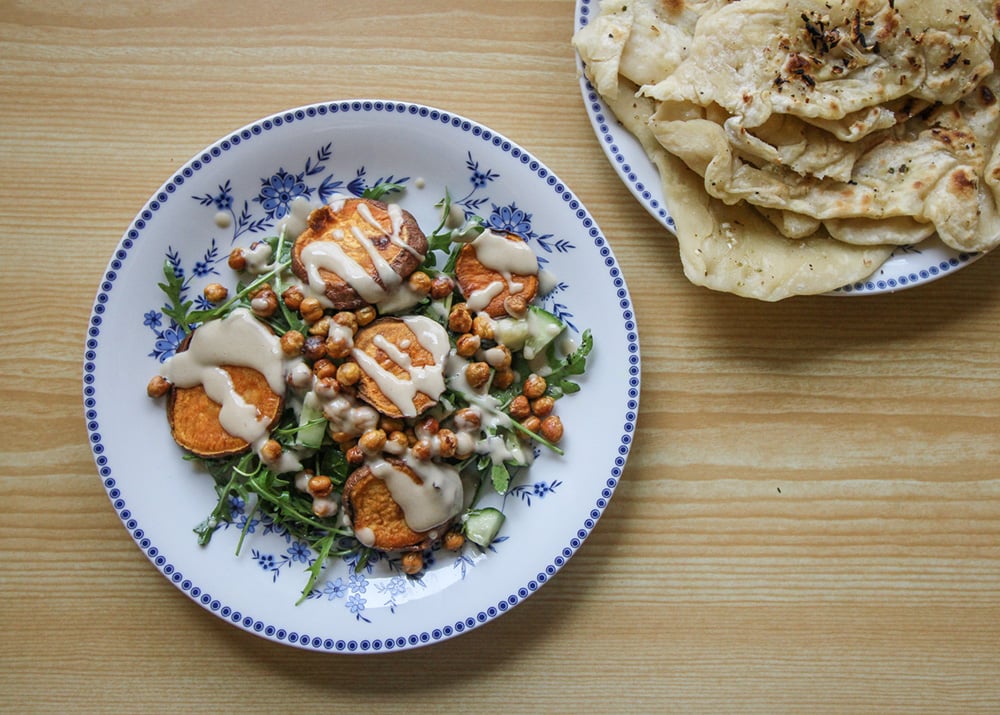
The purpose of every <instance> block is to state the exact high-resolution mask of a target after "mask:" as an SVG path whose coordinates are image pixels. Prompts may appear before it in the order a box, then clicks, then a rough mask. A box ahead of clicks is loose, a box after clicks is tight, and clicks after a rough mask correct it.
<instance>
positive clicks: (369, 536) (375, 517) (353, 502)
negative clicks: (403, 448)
mask: <svg viewBox="0 0 1000 715" xmlns="http://www.w3.org/2000/svg"><path fill="white" fill-rule="evenodd" d="M386 461H388V462H389V463H390V464H391V465H392V466H393V468H395V469H396V470H397V471H400V472H403V473H404V474H406V475H408V476H409V477H410V478H411V479H413V481H414V482H416V483H418V484H419V483H420V477H418V476H417V475H416V474H415V473H414V472H413V470H412V469H410V468H409V467H408V466H407V465H406V463H404V462H403V461H401V460H398V459H388V460H386ZM343 503H344V511H345V513H346V514H347V516H348V518H349V519H350V520H351V524H352V526H353V528H354V532H355V533H356V534H358V533H359V532H360V534H361V535H362V536H361V538H362V540H363V541H371V543H370V544H369V545H370V546H371V547H372V548H375V549H378V550H380V551H418V550H420V549H424V548H428V547H429V546H430V544H431V542H432V541H433V536H432V534H431V533H430V532H417V531H414V530H413V529H411V528H410V527H409V525H408V524H407V523H406V518H405V516H404V514H403V509H402V507H400V506H399V504H397V503H396V501H395V500H394V499H393V498H392V494H391V492H390V491H389V487H387V486H386V484H385V482H384V481H383V480H381V479H379V478H378V477H377V476H375V474H374V473H373V472H372V469H371V467H370V466H369V465H365V466H362V467H359V468H358V469H356V470H355V471H354V472H352V473H351V476H350V477H348V478H347V482H346V483H345V484H344V490H343ZM437 531H440V530H439V529H435V532H437Z"/></svg>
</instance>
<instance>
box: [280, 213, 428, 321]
mask: <svg viewBox="0 0 1000 715" xmlns="http://www.w3.org/2000/svg"><path fill="white" fill-rule="evenodd" d="M362 205H366V206H367V207H368V210H369V211H370V212H371V215H372V217H373V218H374V219H375V220H376V221H377V222H378V223H379V224H381V225H382V226H383V228H384V229H385V230H384V231H379V230H378V229H376V228H375V227H374V226H372V225H371V224H370V223H369V222H368V221H366V220H365V219H364V218H363V217H362V216H361V214H360V213H359V208H360V207H361V206H362ZM355 230H358V231H361V232H362V233H363V235H365V236H367V237H368V238H369V239H370V240H371V241H372V242H373V244H374V246H375V248H376V250H377V251H378V252H379V254H380V255H381V256H382V257H383V258H384V259H385V260H386V261H387V262H388V263H389V265H390V266H391V267H392V270H393V271H394V272H395V273H396V274H398V275H399V276H400V278H402V279H405V278H407V277H408V276H409V275H410V274H411V273H413V271H414V270H416V269H417V267H418V266H419V265H420V264H421V263H422V261H423V259H422V257H423V256H424V255H426V253H427V237H426V236H425V235H424V233H423V231H422V230H421V229H420V227H419V226H418V225H417V221H416V219H415V218H414V217H413V216H412V215H411V214H410V213H409V212H408V211H402V224H401V226H400V228H399V238H400V239H401V240H402V241H403V242H404V243H406V244H407V245H408V246H409V247H410V248H411V249H412V251H408V250H406V249H405V248H403V247H401V246H398V245H396V244H394V243H393V242H392V241H390V240H389V235H390V233H391V231H392V229H391V221H390V218H389V206H388V204H386V203H384V202H382V201H375V200H373V199H346V200H345V201H344V202H343V205H342V206H341V207H337V208H336V210H335V207H334V206H322V207H320V208H318V209H315V210H314V211H313V212H312V213H311V214H309V221H308V228H307V229H306V230H305V231H304V232H303V233H302V234H300V235H299V236H298V237H297V238H296V239H295V244H294V246H293V247H292V256H291V258H292V272H293V273H294V274H295V275H296V276H297V277H298V278H299V280H301V281H303V282H308V280H309V275H308V270H307V268H306V265H305V263H304V262H303V260H302V251H303V250H304V249H305V247H306V246H308V245H309V244H311V243H313V242H315V241H333V242H336V243H337V244H338V245H339V246H340V247H341V249H342V250H343V251H344V252H345V253H346V254H347V255H348V256H350V257H351V258H352V259H353V260H354V261H356V262H357V263H358V264H359V265H361V266H362V267H363V268H364V270H365V272H366V273H368V275H369V276H371V277H372V279H373V280H374V281H375V282H376V283H378V284H379V285H381V286H382V287H383V288H385V285H384V283H383V282H382V279H381V278H380V277H379V275H378V270H377V269H376V267H375V264H374V263H373V262H372V259H371V256H370V255H368V251H367V250H366V249H365V248H364V246H362V245H361V244H360V243H359V242H358V240H357V239H356V238H355V237H354V233H353V232H354V231H355ZM335 232H336V233H337V235H335ZM415 254H416V255H415ZM319 274H320V276H321V277H322V278H323V281H324V283H325V290H324V295H325V296H326V298H327V299H328V300H329V301H330V302H331V303H332V304H333V307H334V308H335V309H337V310H355V309H357V308H362V307H364V306H366V305H368V301H366V300H365V299H364V298H362V297H361V295H359V294H358V292H357V291H356V290H355V289H354V288H353V287H351V285H350V284H349V283H348V282H347V281H346V280H344V279H343V278H341V277H340V276H339V275H337V274H336V273H334V272H332V271H329V270H327V269H325V268H320V269H319Z"/></svg>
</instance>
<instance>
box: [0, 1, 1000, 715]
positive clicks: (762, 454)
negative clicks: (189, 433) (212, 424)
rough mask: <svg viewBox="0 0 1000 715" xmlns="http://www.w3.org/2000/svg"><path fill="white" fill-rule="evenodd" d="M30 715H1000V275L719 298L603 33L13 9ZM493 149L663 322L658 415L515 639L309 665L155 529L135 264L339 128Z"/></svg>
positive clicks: (658, 329) (0, 600) (565, 12)
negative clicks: (588, 93) (168, 226)
mask: <svg viewBox="0 0 1000 715" xmlns="http://www.w3.org/2000/svg"><path fill="white" fill-rule="evenodd" d="M0 10H2V12H0V169H2V170H0V232H2V257H0V272H2V280H0V305H2V306H3V310H2V311H0V336H2V337H0V340H2V343H0V345H2V347H0V378H2V390H0V435H2V447H3V449H2V456H0V627H2V634H3V636H2V637H3V647H2V648H0V711H3V712H10V713H31V712H53V713H57V712H59V713H61V712H99V711H100V712H116V713H117V712H123V713H124V712H213V711H214V712H229V711H232V712H235V711H241V712H242V711H248V710H249V711H251V712H284V711H295V712H323V711H325V712H389V711H394V712H395V711H408V712H415V713H416V712H427V713H441V712H491V711H493V712H508V711H513V712H542V711H550V712H576V713H582V712H705V713H723V712H759V713H778V712H789V713H804V712H830V713H862V712H863V713H892V712H920V713H923V712H927V713H931V712H953V713H988V712H991V713H996V712H1000V467H998V461H1000V438H998V434H1000V426H998V423H1000V256H997V257H994V256H987V257H986V258H985V259H983V260H981V261H979V262H977V263H975V264H973V265H971V266H969V267H968V268H966V269H964V270H962V271H960V272H957V273H954V274H952V275H950V276H948V277H946V278H944V279H942V280H940V281H938V282H936V283H933V284H930V285H927V286H923V287H920V288H918V289H915V290H911V291H905V292H901V293H898V294H896V295H886V296H868V297H855V298H841V299H837V298H825V297H816V298H804V299H796V300H790V301H787V302H783V303H780V304H776V305H770V304H761V303H754V302H749V301H747V300H743V299H739V298H735V297H732V296H728V295H721V294H715V293H711V292H708V291H706V290H703V289H698V288H695V287H692V286H691V285H689V284H688V283H687V282H686V281H685V280H684V278H683V276H682V274H681V270H680V266H679V262H678V256H677V247H676V244H675V242H674V240H673V239H672V238H671V237H670V236H669V235H668V234H666V233H665V232H664V231H663V230H661V229H660V228H659V227H658V225H657V224H656V223H655V222H654V221H653V220H652V219H651V218H649V217H648V216H647V215H646V214H645V213H644V212H643V211H642V209H641V208H639V207H638V205H637V204H636V203H635V202H634V200H633V199H632V198H631V196H630V195H629V194H628V193H627V191H626V190H625V188H624V187H623V186H622V184H621V183H620V182H619V181H618V179H617V178H616V176H615V174H614V173H613V171H612V169H611V167H610V165H609V163H608V162H607V161H606V160H605V158H604V155H603V154H602V152H601V150H600V148H599V145H598V142H597V140H596V139H595V137H594V135H593V133H592V131H591V128H590V125H589V123H588V121H587V118H586V115H585V113H584V109H583V104H582V101H581V98H580V95H579V90H578V86H577V75H576V67H575V63H574V55H573V51H572V49H571V46H570V44H569V39H570V35H571V32H572V16H573V5H572V3H571V2H569V1H568V0H524V1H516V0H493V1H492V2H478V1H472V2H465V3H450V2H443V1H439V0H423V1H421V2H413V1H410V2H400V1H396V0H388V1H385V2H381V3H348V2H342V1H340V0H334V1H333V2H329V3H319V4H316V3H300V2H285V3H279V2H260V1H258V0H249V1H247V2H240V3H234V2H226V1H220V2H214V3H207V2H195V1H193V0H173V1H171V0H162V1H161V2H157V3H145V2H128V1H125V2H117V3H86V2H74V1H71V0H64V1H58V0H38V1H37V2H30V3H29V2H16V1H10V0H9V1H7V2H0ZM358 96H368V97H382V98H390V99H398V100H409V101H417V102H422V103H428V104H432V105H435V106H439V107H442V108H444V109H447V110H449V111H452V112H455V113H458V114H462V115H465V116H469V117H472V118H474V119H476V120H478V121H480V122H482V123H484V124H486V125H488V126H490V127H492V128H493V129H495V130H497V131H499V132H501V133H503V134H505V135H507V136H510V137H511V138H513V139H515V140H516V141H517V142H519V143H520V144H522V145H523V146H525V147H526V148H528V149H529V150H530V151H531V152H532V153H534V154H535V155H536V156H538V157H539V158H540V159H541V160H542V161H544V162H545V163H546V164H548V165H549V166H550V167H551V168H552V169H553V170H554V171H555V172H556V173H557V174H559V175H560V177H562V178H563V179H564V180H565V181H566V182H567V183H568V184H569V185H570V186H571V188H572V189H573V190H574V192H575V193H576V194H577V195H578V196H579V197H580V198H581V199H582V201H583V202H584V204H585V205H586V206H587V207H588V208H589V209H590V211H591V212H592V214H593V215H594V216H595V217H596V219H597V221H598V223H599V224H600V225H601V228H602V229H603V231H604V233H605V235H606V236H607V237H608V238H609V240H610V241H611V244H612V246H613V249H614V251H615V253H616V256H617V258H618V260H619V262H620V264H621V267H622V269H623V271H624V274H625V276H626V279H627V280H628V284H629V287H630V290H631V292H632V297H633V300H634V302H635V308H636V313H637V317H638V323H639V330H640V340H641V345H642V360H643V389H642V398H641V411H640V418H639V424H638V431H637V435H636V441H635V446H634V449H633V451H632V454H631V457H630V460H629V463H628V466H627V469H626V472H625V475H624V477H623V479H622V481H621V485H620V487H619V489H618V491H617V493H616V495H615V497H614V499H613V500H612V502H611V504H610V506H609V507H608V509H607V511H606V514H605V516H604V517H603V519H602V520H601V521H600V523H599V524H598V526H597V528H596V529H595V531H594V533H593V535H592V536H591V537H590V539H589V540H588V541H587V542H586V543H585V545H584V546H583V548H581V550H580V551H579V553H578V554H577V555H576V556H575V557H574V558H573V559H572V560H571V562H570V563H569V564H568V565H567V566H566V567H565V568H564V569H563V570H562V571H561V572H560V573H559V574H558V575H557V576H556V578H554V579H553V580H552V582H551V583H549V584H547V585H546V586H545V587H544V588H542V589H541V590H540V591H539V592H538V593H537V594H536V595H534V596H532V597H531V598H530V599H528V600H527V602H526V603H524V604H523V605H521V606H519V607H517V608H515V609H514V610H513V611H511V612H510V613H509V614H507V615H505V616H504V617H502V618H500V619H498V620H496V621H494V622H491V623H489V624H487V625H486V626H484V627H482V628H479V629H476V630H474V631H473V632H471V633H468V634H465V635H462V636H460V637H457V638H454V639H452V640H450V641H446V642H443V643H439V644H435V645H433V646H432V647H430V648H426V649H418V650H415V651H410V652H404V653H394V654H380V655H375V656H340V655H330V654H319V653H310V652H305V651H300V650H298V649H294V648H290V647H287V646H283V645H279V644H275V643H272V642H269V641H266V640H264V639H261V638H257V637H255V636H252V635H249V634H247V633H244V632H243V631H241V630H239V629H236V628H233V627H232V626H230V625H228V624H226V623H225V622H223V621H222V620H220V619H218V618H216V617H213V616H212V615H211V614H209V613H208V612H206V611H205V610H203V609H202V608H200V607H199V606H198V605H196V604H195V603H193V602H191V601H190V600H189V599H188V598H187V597H185V596H184V595H183V594H182V593H181V592H179V591H178V590H177V589H176V588H175V587H174V586H173V585H171V584H170V583H169V582H168V581H167V580H166V579H165V578H163V576H162V575H161V574H160V573H159V572H158V571H157V570H156V569H155V568H154V567H153V566H152V565H151V564H150V563H149V562H148V561H147V559H146V558H145V556H144V555H143V554H142V553H141V552H140V551H139V549H137V548H136V546H135V544H134V543H133V542H132V540H131V538H130V537H129V535H128V533H127V532H126V531H125V529H124V528H123V527H122V524H121V522H120V521H119V519H118V516H117V515H116V513H115V511H114V510H113V509H112V507H111V505H110V503H109V500H108V497H107V495H106V493H105V491H104V489H103V487H102V485H101V482H100V480H99V478H98V476H97V473H96V470H95V467H94V464H93V459H92V454H91V451H90V449H89V446H88V443H87V435H86V431H85V426H84V420H83V408H82V400H81V382H80V380H81V365H82V355H83V344H84V337H85V331H86V326H87V323H88V318H89V315H90V308H91V305H92V301H93V298H94V294H95V292H96V290H97V284H98V282H99V280H100V278H101V276H102V273H103V271H104V269H105V266H106V264H107V261H108V259H109V257H110V255H111V253H112V251H113V250H114V248H115V246H116V244H117V242H118V240H119V239H120V237H121V235H122V233H123V232H124V230H125V229H126V227H127V226H128V225H129V223H130V221H131V220H132V218H133V216H134V215H135V213H136V212H137V211H138V210H139V209H140V208H141V207H142V205H143V203H144V202H145V200H146V199H147V198H148V197H149V195H150V194H151V193H152V192H153V191H154V190H155V189H156V188H157V187H158V186H159V185H160V183H161V182H162V181H163V180H165V179H166V178H168V177H169V176H170V175H171V172H173V171H175V170H176V168H177V167H178V166H180V164H182V163H183V162H184V161H186V160H187V159H188V158H189V157H190V156H192V155H193V154H195V152H197V151H199V150H200V149H201V148H202V147H204V146H205V145H207V144H209V143H211V142H212V141H214V140H215V139H217V138H218V137H220V136H222V135H224V134H226V133H228V132H230V131H232V130H233V129H234V128H236V127H239V126H242V125H244V124H246V123H248V122H250V121H253V120H256V119H258V118H260V117H263V116H266V115H268V114H271V113H273V112H276V111H279V110H282V109H286V108H289V107H295V106H300V105H303V104H307V103H310V102H317V101H326V100H334V99H344V98H352V97H358Z"/></svg>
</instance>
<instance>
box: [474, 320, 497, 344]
mask: <svg viewBox="0 0 1000 715" xmlns="http://www.w3.org/2000/svg"><path fill="white" fill-rule="evenodd" d="M472 332H473V333H475V334H476V335H478V336H479V337H480V338H482V339H483V340H492V339H493V320H492V319H491V318H490V317H489V316H488V315H485V314H483V313H479V314H477V315H476V317H475V318H473V319H472Z"/></svg>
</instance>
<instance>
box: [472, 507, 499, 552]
mask: <svg viewBox="0 0 1000 715" xmlns="http://www.w3.org/2000/svg"><path fill="white" fill-rule="evenodd" d="M505 518H506V517H504V515H503V512H502V511H500V510H499V509H494V508H493V507H486V508H484V509H473V510H472V511H470V512H469V513H468V514H466V516H465V524H464V525H463V529H464V530H465V538H467V539H468V540H469V541H471V542H472V543H474V544H476V545H478V546H481V547H483V548H484V549H485V548H486V547H487V546H489V545H490V544H491V543H493V539H495V538H496V537H497V533H498V532H499V531H500V527H501V526H503V521H504V519H505Z"/></svg>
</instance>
